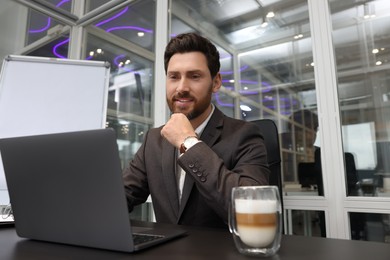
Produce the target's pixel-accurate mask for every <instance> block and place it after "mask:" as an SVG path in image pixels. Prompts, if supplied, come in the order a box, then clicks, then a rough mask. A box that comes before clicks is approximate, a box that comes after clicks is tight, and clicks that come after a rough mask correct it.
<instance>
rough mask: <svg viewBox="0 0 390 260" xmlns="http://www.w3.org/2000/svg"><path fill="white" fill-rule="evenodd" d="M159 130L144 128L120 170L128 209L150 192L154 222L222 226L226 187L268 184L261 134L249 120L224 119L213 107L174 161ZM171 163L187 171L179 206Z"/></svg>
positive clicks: (225, 216) (225, 214) (174, 154)
mask: <svg viewBox="0 0 390 260" xmlns="http://www.w3.org/2000/svg"><path fill="white" fill-rule="evenodd" d="M160 131H161V127H159V128H154V129H151V130H149V131H148V133H147V134H146V136H145V138H144V141H143V144H142V145H141V147H140V149H139V150H138V152H137V153H136V155H135V157H134V159H133V160H132V161H131V162H130V164H129V165H128V167H127V168H126V169H125V170H124V182H125V189H126V195H127V199H128V204H129V210H132V208H133V206H135V205H138V204H141V203H143V202H145V201H146V199H147V197H148V196H149V194H150V195H151V197H152V202H153V208H154V213H155V216H156V221H157V222H161V223H174V224H183V225H196V226H208V227H226V223H227V219H228V208H229V202H230V193H231V189H232V187H235V186H245V185H248V186H249V185H266V184H268V176H269V169H268V164H267V154H266V149H265V146H264V142H263V137H262V136H261V133H260V131H259V129H258V127H257V126H255V125H254V124H252V123H249V122H245V121H242V120H236V119H233V118H229V117H227V116H225V115H224V114H223V113H222V112H221V111H220V110H218V109H217V108H215V111H214V113H213V115H212V117H211V118H210V121H209V122H208V124H207V126H206V127H205V129H204V130H203V133H202V135H201V137H200V139H201V140H202V142H200V143H197V144H196V145H194V146H193V147H191V148H190V149H189V150H187V151H186V152H185V153H184V154H183V155H182V156H181V157H180V158H179V159H178V158H177V150H176V149H175V147H173V146H172V145H171V144H170V143H169V142H168V141H167V140H166V139H164V138H163V137H161V134H160ZM176 161H177V162H178V163H179V165H180V166H181V167H182V168H183V169H184V170H185V171H186V173H187V174H186V178H185V183H184V188H183V194H182V200H181V203H180V204H179V199H178V189H177V184H176V177H175V176H176V175H175V170H176Z"/></svg>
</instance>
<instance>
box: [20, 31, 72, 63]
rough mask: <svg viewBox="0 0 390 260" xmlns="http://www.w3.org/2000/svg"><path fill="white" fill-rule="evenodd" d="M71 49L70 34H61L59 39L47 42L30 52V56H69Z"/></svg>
mask: <svg viewBox="0 0 390 260" xmlns="http://www.w3.org/2000/svg"><path fill="white" fill-rule="evenodd" d="M68 49H69V35H64V36H60V37H58V38H57V39H55V40H53V41H49V42H45V43H44V44H43V45H41V46H40V47H39V48H37V49H35V50H33V51H31V52H29V53H28V54H27V55H29V56H41V57H53V58H67V57H68Z"/></svg>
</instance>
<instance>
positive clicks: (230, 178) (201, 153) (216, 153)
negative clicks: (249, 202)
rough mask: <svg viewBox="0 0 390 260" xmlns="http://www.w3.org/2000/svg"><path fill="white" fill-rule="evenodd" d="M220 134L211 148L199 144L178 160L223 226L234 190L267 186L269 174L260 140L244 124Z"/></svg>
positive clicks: (250, 128) (254, 129) (260, 136)
mask: <svg viewBox="0 0 390 260" xmlns="http://www.w3.org/2000/svg"><path fill="white" fill-rule="evenodd" d="M229 132H230V134H222V135H221V137H220V139H219V140H218V141H217V142H216V143H215V144H214V145H212V146H211V147H209V146H208V145H207V144H206V143H204V142H200V143H197V144H195V145H194V146H193V147H191V148H190V149H189V150H188V151H187V152H186V153H184V154H183V155H182V156H181V157H180V158H179V164H180V166H181V167H182V168H183V169H184V170H185V171H186V173H187V176H191V177H192V178H193V179H194V181H195V183H196V186H197V188H198V190H199V192H200V193H201V194H202V196H203V197H204V198H205V201H206V203H208V206H209V207H210V208H213V209H214V210H215V212H216V213H217V214H218V215H219V216H220V217H221V218H222V219H223V220H224V221H225V223H227V216H228V208H229V203H230V200H231V199H230V194H231V190H232V188H233V187H236V186H255V185H268V177H269V174H270V171H269V168H268V163H267V152H266V148H265V145H264V141H263V137H262V135H261V134H260V131H259V129H258V127H257V126H255V125H253V124H250V123H246V124H243V125H242V126H240V127H239V128H237V129H235V130H234V131H229Z"/></svg>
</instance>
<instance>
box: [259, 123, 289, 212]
mask: <svg viewBox="0 0 390 260" xmlns="http://www.w3.org/2000/svg"><path fill="white" fill-rule="evenodd" d="M252 122H253V123H255V124H256V125H257V126H258V127H259V128H260V132H261V133H262V135H263V137H264V143H265V146H266V149H267V156H268V165H269V168H270V170H271V174H270V176H269V184H270V185H275V186H278V188H279V195H280V200H281V203H282V209H283V190H282V188H283V186H282V171H281V156H280V144H279V133H278V128H277V126H276V124H275V123H274V121H272V120H271V119H259V120H255V121H252Z"/></svg>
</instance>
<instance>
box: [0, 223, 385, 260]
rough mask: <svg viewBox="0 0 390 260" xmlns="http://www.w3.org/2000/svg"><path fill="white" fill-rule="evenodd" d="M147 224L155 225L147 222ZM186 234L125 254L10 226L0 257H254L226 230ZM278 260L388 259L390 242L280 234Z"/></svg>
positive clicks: (0, 240)
mask: <svg viewBox="0 0 390 260" xmlns="http://www.w3.org/2000/svg"><path fill="white" fill-rule="evenodd" d="M146 225H154V224H153V223H147V224H146ZM185 229H186V230H187V231H188V235H187V236H185V237H182V238H178V239H176V240H174V241H170V242H168V243H165V244H162V245H159V246H156V247H154V248H150V249H148V250H144V251H140V252H138V253H133V254H127V253H121V252H114V251H106V250H98V249H91V248H84V247H76V246H68V245H61V244H54V243H47V242H39V241H34V240H28V239H22V238H19V237H18V236H17V235H16V233H15V229H14V228H13V227H5V228H4V227H3V228H1V229H0V259H2V260H3V259H29V260H31V259H40V260H45V259H50V260H52V259H72V260H73V259H83V260H85V259H96V260H99V259H171V260H175V259H179V260H183V259H184V260H192V259H201V260H204V259H206V260H207V259H213V260H215V259H218V260H219V259H234V260H236V259H256V258H253V257H247V256H244V255H240V254H239V253H238V251H237V250H236V248H235V247H234V243H233V239H232V236H231V234H230V233H229V232H227V231H226V232H225V231H221V230H213V229H203V228H193V227H185ZM263 259H273V260H275V259H277V260H293V259H294V260H295V259H296V260H306V259H307V260H332V259H343V260H359V259H365V260H366V259H369V260H370V259H372V260H389V259H390V244H385V243H376V242H365V241H352V240H340V239H328V238H316V237H303V236H283V239H282V246H281V248H280V250H279V252H278V254H277V255H276V256H274V257H272V258H263Z"/></svg>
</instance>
